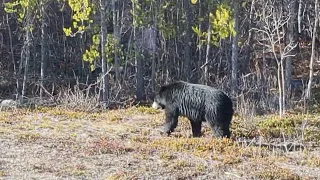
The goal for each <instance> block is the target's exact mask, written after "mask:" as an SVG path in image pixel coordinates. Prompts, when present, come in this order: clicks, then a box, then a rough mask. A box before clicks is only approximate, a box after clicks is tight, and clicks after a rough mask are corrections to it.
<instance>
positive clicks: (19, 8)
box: [4, 0, 37, 22]
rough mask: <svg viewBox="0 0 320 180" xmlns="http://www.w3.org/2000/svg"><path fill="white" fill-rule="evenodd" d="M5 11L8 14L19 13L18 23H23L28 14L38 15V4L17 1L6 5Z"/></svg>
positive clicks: (22, 0) (29, 1)
mask: <svg viewBox="0 0 320 180" xmlns="http://www.w3.org/2000/svg"><path fill="white" fill-rule="evenodd" d="M4 10H5V11H6V12H7V13H17V14H18V22H22V21H23V20H24V18H25V15H26V13H27V12H29V13H33V14H36V10H37V2H36V0H15V1H13V2H7V3H5V7H4Z"/></svg>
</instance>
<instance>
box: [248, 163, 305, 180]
mask: <svg viewBox="0 0 320 180" xmlns="http://www.w3.org/2000/svg"><path fill="white" fill-rule="evenodd" d="M254 175H255V176H256V177H257V178H258V179H279V180H289V179H290V180H298V179H301V178H300V176H299V175H297V174H295V173H293V172H292V171H290V170H288V169H284V168H280V167H274V166H268V167H265V168H262V169H261V170H258V171H255V173H254Z"/></svg>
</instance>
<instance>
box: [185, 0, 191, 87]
mask: <svg viewBox="0 0 320 180" xmlns="http://www.w3.org/2000/svg"><path fill="white" fill-rule="evenodd" d="M184 7H185V8H184V9H185V13H186V27H185V36H184V39H185V41H184V59H183V60H184V62H183V64H184V72H183V77H184V80H185V81H190V77H191V74H190V72H191V70H190V69H191V67H190V65H191V56H190V53H191V48H190V46H191V8H190V0H184Z"/></svg>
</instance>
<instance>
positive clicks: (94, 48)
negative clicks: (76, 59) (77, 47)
mask: <svg viewBox="0 0 320 180" xmlns="http://www.w3.org/2000/svg"><path fill="white" fill-rule="evenodd" d="M99 37H100V36H99V34H95V35H93V36H92V45H91V46H90V47H89V49H86V51H85V53H84V54H83V55H82V59H83V61H86V62H88V63H89V64H90V69H91V71H93V70H94V66H93V63H94V61H95V60H96V59H97V58H99V57H100V53H99V44H100V38H99Z"/></svg>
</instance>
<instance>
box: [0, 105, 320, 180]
mask: <svg viewBox="0 0 320 180" xmlns="http://www.w3.org/2000/svg"><path fill="white" fill-rule="evenodd" d="M163 118H164V113H163V112H162V111H156V110H153V109H150V108H148V107H143V106H141V107H131V108H128V109H119V110H110V111H105V112H91V113H89V112H80V111H78V112H77V111H72V110H68V109H65V108H59V107H54V108H36V109H34V110H26V109H14V110H8V111H2V112H0V179H41V180H44V179H50V180H53V179H233V180H235V179H320V148H319V144H320V114H316V113H315V114H309V115H301V114H288V115H287V117H286V118H284V119H282V120H280V119H279V118H278V117H277V116H262V117H254V118H248V119H246V117H240V116H235V117H234V119H233V124H232V133H233V136H232V138H231V139H215V138H212V137H211V132H210V129H209V127H208V126H207V125H206V124H204V128H203V136H202V137H201V138H191V137H190V135H191V129H190V128H191V127H190V125H189V122H188V121H187V120H186V119H185V118H180V120H179V124H178V127H177V129H176V131H175V132H174V133H173V134H172V136H170V137H165V136H163V135H162V134H161V133H160V130H159V129H160V128H161V127H162V125H163V120H164V119H163Z"/></svg>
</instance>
